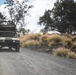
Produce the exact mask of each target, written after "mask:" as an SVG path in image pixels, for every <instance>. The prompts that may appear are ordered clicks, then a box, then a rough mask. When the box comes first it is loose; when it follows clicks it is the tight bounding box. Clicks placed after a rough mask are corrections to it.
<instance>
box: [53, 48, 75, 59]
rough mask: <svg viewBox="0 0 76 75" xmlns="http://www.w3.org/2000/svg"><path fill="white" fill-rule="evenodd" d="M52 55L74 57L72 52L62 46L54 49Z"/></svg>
mask: <svg viewBox="0 0 76 75" xmlns="http://www.w3.org/2000/svg"><path fill="white" fill-rule="evenodd" d="M53 55H55V56H62V57H67V58H71V59H76V54H75V53H74V52H72V51H70V50H69V49H66V48H63V47H61V48H58V49H56V50H55V51H53Z"/></svg>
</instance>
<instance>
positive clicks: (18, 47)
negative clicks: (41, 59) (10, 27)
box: [15, 44, 20, 52]
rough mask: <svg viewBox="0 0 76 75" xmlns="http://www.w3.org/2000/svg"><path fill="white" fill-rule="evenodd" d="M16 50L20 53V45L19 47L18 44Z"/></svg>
mask: <svg viewBox="0 0 76 75" xmlns="http://www.w3.org/2000/svg"><path fill="white" fill-rule="evenodd" d="M15 49H16V52H19V49H20V45H19V44H17V45H16V48H15Z"/></svg>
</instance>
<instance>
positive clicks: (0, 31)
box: [0, 25, 20, 52]
mask: <svg viewBox="0 0 76 75" xmlns="http://www.w3.org/2000/svg"><path fill="white" fill-rule="evenodd" d="M3 47H8V48H9V49H12V48H14V49H15V51H17V52H19V49H20V41H19V39H18V38H17V34H16V26H15V25H0V48H3Z"/></svg>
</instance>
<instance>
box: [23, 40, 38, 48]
mask: <svg viewBox="0 0 76 75" xmlns="http://www.w3.org/2000/svg"><path fill="white" fill-rule="evenodd" d="M36 46H39V42H38V41H35V40H27V41H26V42H24V43H23V44H22V47H29V48H30V47H36Z"/></svg>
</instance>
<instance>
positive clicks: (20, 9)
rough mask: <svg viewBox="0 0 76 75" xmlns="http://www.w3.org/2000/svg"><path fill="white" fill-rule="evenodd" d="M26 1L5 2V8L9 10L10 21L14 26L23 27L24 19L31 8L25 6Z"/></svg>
mask: <svg viewBox="0 0 76 75" xmlns="http://www.w3.org/2000/svg"><path fill="white" fill-rule="evenodd" d="M27 1H28V0H23V1H22V2H19V0H6V2H5V4H7V8H8V10H9V15H10V18H11V19H10V21H12V22H13V23H14V24H15V25H21V26H25V25H26V23H25V17H26V15H28V11H29V9H30V8H31V7H32V6H29V5H27V3H26V2H27Z"/></svg>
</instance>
